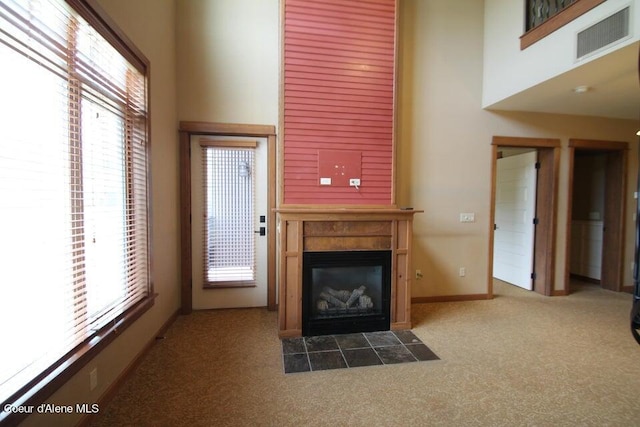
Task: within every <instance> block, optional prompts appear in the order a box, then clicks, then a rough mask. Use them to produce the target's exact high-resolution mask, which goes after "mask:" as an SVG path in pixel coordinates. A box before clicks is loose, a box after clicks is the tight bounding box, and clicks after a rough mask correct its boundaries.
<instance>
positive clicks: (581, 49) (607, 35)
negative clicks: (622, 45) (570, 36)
mask: <svg viewBox="0 0 640 427" xmlns="http://www.w3.org/2000/svg"><path fill="white" fill-rule="evenodd" d="M628 35H629V7H625V8H624V9H622V10H620V11H619V12H616V13H614V14H613V15H611V16H609V17H607V18H605V19H603V20H602V21H600V22H598V23H596V24H593V25H592V26H590V27H589V28H587V29H585V30H583V31H581V32H579V33H578V38H577V41H578V43H577V52H576V57H577V59H580V58H582V57H584V56H586V55H589V54H590V53H593V52H595V51H597V50H599V49H602V48H603V47H605V46H608V45H610V44H612V43H615V42H617V41H619V40H621V39H623V38H625V37H627V36H628Z"/></svg>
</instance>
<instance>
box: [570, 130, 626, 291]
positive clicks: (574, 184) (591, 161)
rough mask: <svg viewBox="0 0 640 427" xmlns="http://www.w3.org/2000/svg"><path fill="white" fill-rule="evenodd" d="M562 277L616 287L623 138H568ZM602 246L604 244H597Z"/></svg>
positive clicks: (620, 267) (618, 279)
mask: <svg viewBox="0 0 640 427" xmlns="http://www.w3.org/2000/svg"><path fill="white" fill-rule="evenodd" d="M569 150H570V153H569V162H570V166H569V176H570V179H571V182H570V185H569V198H568V200H569V201H570V203H569V206H568V216H567V218H568V224H567V252H566V253H567V259H568V260H569V262H568V263H567V266H566V272H565V278H566V283H567V287H568V289H569V291H571V288H570V284H571V281H570V278H572V277H574V278H578V279H580V280H582V281H590V282H595V283H599V284H600V285H601V286H602V288H604V289H609V290H612V291H618V292H619V291H621V290H622V279H623V258H624V211H625V209H624V207H625V197H624V195H625V189H626V170H627V152H628V145H627V143H626V142H615V141H592V140H570V141H569ZM603 248H606V250H603Z"/></svg>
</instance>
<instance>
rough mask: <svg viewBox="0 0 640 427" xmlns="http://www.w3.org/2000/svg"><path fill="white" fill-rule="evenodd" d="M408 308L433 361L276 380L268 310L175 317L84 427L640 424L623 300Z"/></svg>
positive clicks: (597, 296)
mask: <svg viewBox="0 0 640 427" xmlns="http://www.w3.org/2000/svg"><path fill="white" fill-rule="evenodd" d="M495 286H496V294H497V296H496V298H495V299H493V300H490V301H473V302H459V303H437V304H418V305H413V306H412V310H413V322H414V325H415V327H414V329H413V332H414V333H415V334H416V335H417V336H418V337H419V338H420V339H421V340H422V341H424V342H425V344H427V345H428V346H429V347H430V348H431V349H432V350H433V351H434V352H435V353H436V354H437V355H438V356H439V357H440V358H441V360H439V361H428V362H419V363H418V362H416V363H406V364H401V365H387V366H373V367H365V368H352V369H340V370H333V371H319V372H310V373H300V374H288V375H285V374H284V373H283V369H282V356H281V347H280V341H279V340H278V338H277V328H276V313H273V312H267V311H266V310H264V309H246V310H245V309H242V310H220V311H205V312H195V313H194V314H192V315H189V316H181V317H179V318H178V319H177V321H176V322H175V323H174V325H173V326H172V327H171V328H170V329H169V331H168V332H167V334H166V339H165V340H162V341H158V343H157V345H155V346H154V347H153V349H152V350H151V351H150V353H149V354H148V356H147V357H146V358H145V360H144V361H143V362H142V364H141V365H140V366H139V368H138V369H137V370H136V371H135V373H134V375H133V376H132V377H130V379H129V380H128V381H127V382H126V383H125V384H124V386H123V387H122V388H121V390H120V391H119V393H118V394H117V395H116V397H115V398H114V399H113V400H112V401H111V403H110V404H109V405H108V406H107V407H106V408H102V411H101V413H100V416H99V417H98V418H97V419H96V420H95V422H94V423H93V424H92V425H94V426H328V425H337V426H346V425H349V426H434V425H443V426H521V425H536V426H638V425H640V346H638V345H637V344H636V342H635V341H634V340H633V338H632V336H631V333H630V332H629V310H630V308H631V296H630V295H628V294H618V293H613V292H609V291H604V290H601V289H600V288H599V287H598V286H595V285H584V286H580V287H578V289H577V291H576V292H575V293H573V294H572V295H570V296H568V297H553V298H549V297H542V296H539V295H537V294H535V293H532V292H527V291H523V290H520V289H518V288H515V287H513V286H510V285H506V284H502V283H496V285H495Z"/></svg>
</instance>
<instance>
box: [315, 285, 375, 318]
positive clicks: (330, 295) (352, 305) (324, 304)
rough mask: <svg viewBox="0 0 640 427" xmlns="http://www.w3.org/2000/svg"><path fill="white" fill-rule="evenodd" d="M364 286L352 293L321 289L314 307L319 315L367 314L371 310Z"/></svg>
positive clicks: (327, 288) (342, 290)
mask: <svg viewBox="0 0 640 427" xmlns="http://www.w3.org/2000/svg"><path fill="white" fill-rule="evenodd" d="M366 289H367V288H366V286H360V287H359V288H357V289H354V290H352V291H348V290H344V289H338V290H336V289H333V288H330V287H328V286H325V287H324V288H322V292H320V299H318V301H317V302H316V307H317V309H318V312H320V314H358V313H368V312H370V311H371V309H372V308H373V301H372V300H371V297H369V296H367V295H365V294H364V292H365V290H366Z"/></svg>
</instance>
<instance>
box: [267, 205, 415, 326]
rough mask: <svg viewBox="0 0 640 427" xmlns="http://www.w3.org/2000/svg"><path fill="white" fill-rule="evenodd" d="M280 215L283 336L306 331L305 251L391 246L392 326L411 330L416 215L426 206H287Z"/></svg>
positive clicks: (280, 287)
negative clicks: (304, 329)
mask: <svg viewBox="0 0 640 427" xmlns="http://www.w3.org/2000/svg"><path fill="white" fill-rule="evenodd" d="M274 212H276V213H277V214H278V230H279V234H280V236H279V239H280V244H279V266H280V274H279V279H278V290H279V304H278V327H279V336H280V337H281V338H287V337H296V336H300V335H302V272H303V270H302V259H303V253H304V252H305V251H351V250H353V251H357V250H389V251H391V259H392V261H391V262H392V269H391V270H392V277H391V329H393V330H398V329H410V328H411V279H412V262H411V246H412V243H411V242H412V232H413V231H412V230H413V215H414V214H416V213H422V212H424V211H422V210H415V209H400V208H395V207H389V208H387V207H382V208H350V207H349V208H335V207H327V208H322V207H308V208H306V207H295V208H294V207H290V208H289V207H285V208H279V209H274Z"/></svg>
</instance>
